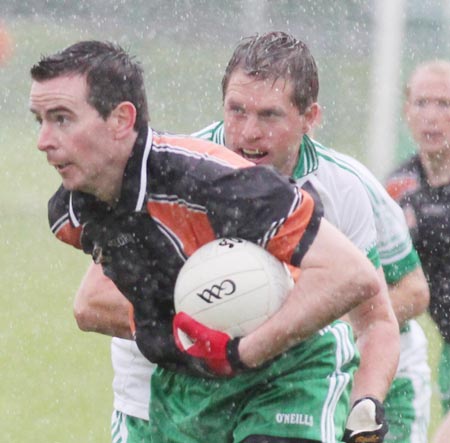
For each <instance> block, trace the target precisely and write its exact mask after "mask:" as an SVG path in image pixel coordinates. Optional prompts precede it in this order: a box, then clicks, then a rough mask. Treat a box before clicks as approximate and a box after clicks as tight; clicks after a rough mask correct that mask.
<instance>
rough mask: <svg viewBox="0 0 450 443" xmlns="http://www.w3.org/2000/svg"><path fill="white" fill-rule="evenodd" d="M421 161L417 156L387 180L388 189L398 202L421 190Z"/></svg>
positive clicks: (401, 166) (396, 170) (402, 165)
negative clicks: (407, 195)
mask: <svg viewBox="0 0 450 443" xmlns="http://www.w3.org/2000/svg"><path fill="white" fill-rule="evenodd" d="M420 177H421V173H420V160H419V156H418V155H415V156H413V157H411V158H410V159H409V160H408V161H406V162H404V163H403V164H401V165H400V166H399V167H398V168H397V169H395V170H394V171H393V172H392V173H391V174H390V175H389V177H388V179H387V180H386V189H387V192H388V193H389V195H390V196H391V197H392V198H393V199H394V200H396V201H400V200H401V199H402V198H403V197H404V196H405V195H406V194H409V193H413V192H415V191H416V190H418V189H419V188H420V180H421V178H420Z"/></svg>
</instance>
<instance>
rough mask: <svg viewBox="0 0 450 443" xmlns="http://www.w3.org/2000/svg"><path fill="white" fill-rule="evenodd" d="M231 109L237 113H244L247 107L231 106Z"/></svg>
mask: <svg viewBox="0 0 450 443" xmlns="http://www.w3.org/2000/svg"><path fill="white" fill-rule="evenodd" d="M230 111H231V112H232V113H233V114H236V115H244V114H245V109H244V108H241V107H240V106H233V107H231V108H230Z"/></svg>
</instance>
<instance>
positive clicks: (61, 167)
mask: <svg viewBox="0 0 450 443" xmlns="http://www.w3.org/2000/svg"><path fill="white" fill-rule="evenodd" d="M69 164H70V163H58V164H56V165H54V166H55V168H56V170H57V171H62V170H63V169H65V168H66V167H67V166H69Z"/></svg>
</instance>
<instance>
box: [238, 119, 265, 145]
mask: <svg viewBox="0 0 450 443" xmlns="http://www.w3.org/2000/svg"><path fill="white" fill-rule="evenodd" d="M262 134H263V132H262V129H261V125H260V122H259V121H258V118H257V117H256V116H251V115H250V116H248V117H247V119H246V121H245V125H244V129H243V131H242V135H243V137H244V138H245V140H258V139H260V138H261V137H262Z"/></svg>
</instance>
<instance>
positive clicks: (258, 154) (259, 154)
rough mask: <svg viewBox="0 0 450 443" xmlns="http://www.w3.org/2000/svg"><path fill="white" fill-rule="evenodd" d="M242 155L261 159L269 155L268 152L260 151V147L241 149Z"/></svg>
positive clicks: (251, 158) (253, 159)
mask: <svg viewBox="0 0 450 443" xmlns="http://www.w3.org/2000/svg"><path fill="white" fill-rule="evenodd" d="M239 152H240V153H241V156H242V157H244V158H246V159H248V160H252V161H255V160H259V159H261V158H263V157H265V156H266V155H267V152H264V151H260V150H259V149H244V148H242V149H239Z"/></svg>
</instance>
